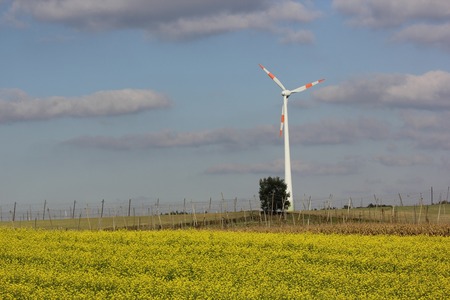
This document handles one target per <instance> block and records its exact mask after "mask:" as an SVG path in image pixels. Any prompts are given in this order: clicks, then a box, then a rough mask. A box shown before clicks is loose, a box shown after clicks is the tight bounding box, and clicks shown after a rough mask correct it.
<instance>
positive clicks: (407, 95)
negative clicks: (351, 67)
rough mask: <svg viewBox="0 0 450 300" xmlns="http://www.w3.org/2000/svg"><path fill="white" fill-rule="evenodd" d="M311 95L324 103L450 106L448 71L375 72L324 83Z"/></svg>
mask: <svg viewBox="0 0 450 300" xmlns="http://www.w3.org/2000/svg"><path fill="white" fill-rule="evenodd" d="M313 95H314V99H315V100H316V101H320V102H326V103H336V104H356V105H368V106H372V107H394V108H413V109H423V110H450V73H448V72H446V71H440V70H435V71H430V72H427V73H425V74H422V75H410V74H378V75H373V76H371V77H364V78H357V79H353V80H349V81H347V82H344V83H342V84H340V85H334V86H327V87H324V88H321V89H320V90H317V91H315V92H314V93H313Z"/></svg>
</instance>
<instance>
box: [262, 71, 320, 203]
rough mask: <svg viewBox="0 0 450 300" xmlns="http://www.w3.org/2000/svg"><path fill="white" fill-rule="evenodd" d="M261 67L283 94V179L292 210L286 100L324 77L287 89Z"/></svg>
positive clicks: (281, 128)
mask: <svg viewBox="0 0 450 300" xmlns="http://www.w3.org/2000/svg"><path fill="white" fill-rule="evenodd" d="M259 66H260V67H261V69H263V70H264V72H266V73H267V75H269V77H270V78H271V79H272V80H273V81H275V83H276V84H277V85H278V86H279V87H280V88H281V90H282V92H281V95H282V96H283V106H282V108H281V126H280V136H281V135H282V134H283V126H284V180H285V182H286V185H287V192H288V193H289V197H288V199H287V200H288V201H289V208H288V211H293V210H294V201H293V199H294V196H293V194H292V176H291V152H290V148H289V125H288V110H287V100H288V98H289V96H290V95H292V94H294V93H299V92H303V91H304V90H306V89H309V88H310V87H312V86H314V85H316V84H318V83H321V82H322V81H324V79H320V80H317V81H314V82H310V83H308V84H305V85H302V86H301V87H298V88H296V89H293V90H288V89H286V88H285V87H284V85H283V84H282V83H281V81H280V80H278V78H276V77H275V75H273V74H272V73H270V72H269V70H267V69H266V68H264V66H263V65H261V64H260V65H259Z"/></svg>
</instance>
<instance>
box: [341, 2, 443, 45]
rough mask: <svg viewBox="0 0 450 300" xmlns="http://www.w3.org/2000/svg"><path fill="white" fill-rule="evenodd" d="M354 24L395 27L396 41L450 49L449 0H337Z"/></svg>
mask: <svg viewBox="0 0 450 300" xmlns="http://www.w3.org/2000/svg"><path fill="white" fill-rule="evenodd" d="M333 7H334V8H335V9H337V10H338V11H339V12H340V13H342V14H343V15H345V16H347V17H348V18H349V23H350V24H351V25H354V26H363V27H369V28H394V29H396V30H397V32H396V33H395V34H394V35H393V40H394V41H402V42H411V43H414V44H419V45H423V46H433V47H435V46H437V47H441V48H443V49H445V50H450V42H449V33H448V32H449V26H450V22H449V19H450V2H449V1H442V0H428V1H424V0H396V1H392V0H334V1H333Z"/></svg>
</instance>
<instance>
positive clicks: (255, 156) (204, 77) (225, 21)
mask: <svg viewBox="0 0 450 300" xmlns="http://www.w3.org/2000/svg"><path fill="white" fill-rule="evenodd" d="M0 55H1V59H0V67H1V71H0V139H1V141H2V142H1V147H0V183H1V184H0V203H1V204H3V205H6V204H10V203H13V202H18V203H22V204H23V203H30V204H33V203H42V202H43V201H44V199H45V200H47V201H48V202H49V203H71V202H73V201H74V200H77V201H80V202H82V203H89V202H95V201H97V202H98V201H100V200H101V199H105V200H107V201H112V202H114V201H115V202H121V201H127V199H130V198H131V199H137V201H143V202H145V201H147V202H152V201H153V202H154V201H156V199H158V198H159V199H160V201H161V202H162V203H175V202H180V201H182V199H188V200H191V201H207V200H208V199H210V198H212V199H213V200H217V199H221V197H222V193H223V195H224V197H225V198H230V199H231V198H234V197H238V198H239V199H251V198H253V196H254V195H257V194H258V189H259V186H258V182H259V179H260V178H263V177H267V176H281V177H283V176H284V164H283V159H284V157H283V155H284V150H283V139H282V138H279V136H278V133H279V132H278V131H279V120H280V114H281V104H282V97H281V95H280V90H279V88H278V87H277V86H276V85H275V84H274V83H273V82H271V80H270V78H268V77H267V75H266V74H265V73H264V72H263V71H262V70H261V69H260V68H259V67H258V64H263V65H264V66H266V67H267V68H268V69H269V70H270V71H271V72H272V73H274V74H275V75H276V76H277V77H278V78H279V79H280V80H281V81H282V82H283V84H284V85H285V86H286V87H287V88H296V87H298V86H300V85H303V84H306V83H308V82H311V81H315V80H318V79H321V78H325V79H326V80H325V81H324V82H323V83H321V84H320V85H317V86H314V87H313V88H311V89H308V90H307V91H306V92H303V93H301V94H296V95H293V96H292V97H291V98H290V99H289V121H290V123H289V126H290V135H291V158H292V169H293V191H294V195H295V199H294V200H295V202H296V203H300V202H301V201H302V199H304V198H305V197H309V196H311V197H312V199H313V201H315V203H317V204H322V203H323V201H325V200H324V199H328V197H329V195H330V194H333V197H334V198H335V199H341V201H343V202H344V203H346V201H347V199H348V198H349V197H352V198H353V199H358V201H359V199H362V200H363V201H364V202H365V203H370V202H373V195H374V194H376V195H377V197H379V198H380V199H382V201H384V202H393V201H396V200H397V198H398V196H397V193H402V194H403V195H404V197H405V198H407V199H409V201H410V202H411V203H416V202H417V199H418V197H419V195H420V193H422V194H423V196H424V197H425V198H426V197H428V198H429V197H430V196H429V190H430V187H431V186H433V187H434V190H435V200H438V198H439V197H443V198H445V197H446V193H447V187H448V186H449V185H450V176H449V175H450V155H449V154H448V153H449V150H450V131H449V130H448V128H450V2H448V1H445V0H440V1H439V0H430V1H427V2H426V3H425V2H424V1H421V0H398V1H390V0H366V1H363V0H334V1H294V0H277V1H273V0H272V1H264V0H249V1H241V0H230V1H219V0H217V1H216V0H191V1H189V0H173V1H166V0H153V1H144V0H127V1H123V0H109V1H84V0H60V1H47V0H45V1H44V0H33V1H26V0H3V1H2V0H0ZM297 207H298V205H297Z"/></svg>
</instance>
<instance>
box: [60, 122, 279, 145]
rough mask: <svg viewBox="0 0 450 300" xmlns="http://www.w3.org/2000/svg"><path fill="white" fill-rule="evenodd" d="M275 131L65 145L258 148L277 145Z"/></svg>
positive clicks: (81, 140) (170, 134) (94, 139)
mask: <svg viewBox="0 0 450 300" xmlns="http://www.w3.org/2000/svg"><path fill="white" fill-rule="evenodd" d="M277 140H278V139H277V136H276V130H275V128H274V127H271V126H261V127H256V128H253V129H241V130H237V129H233V128H219V129H212V130H204V131H198V132H174V131H171V130H164V131H162V132H151V133H147V134H139V135H137V134H136V135H131V134H130V135H124V136H121V137H107V136H82V137H78V138H74V139H71V140H67V141H65V142H64V143H65V144H69V145H75V146H80V147H89V148H104V149H110V150H139V149H148V148H185V147H193V148H196V147H208V146H218V147H223V148H225V149H237V148H248V147H255V146H258V145H261V144H271V143H276V142H277Z"/></svg>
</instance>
